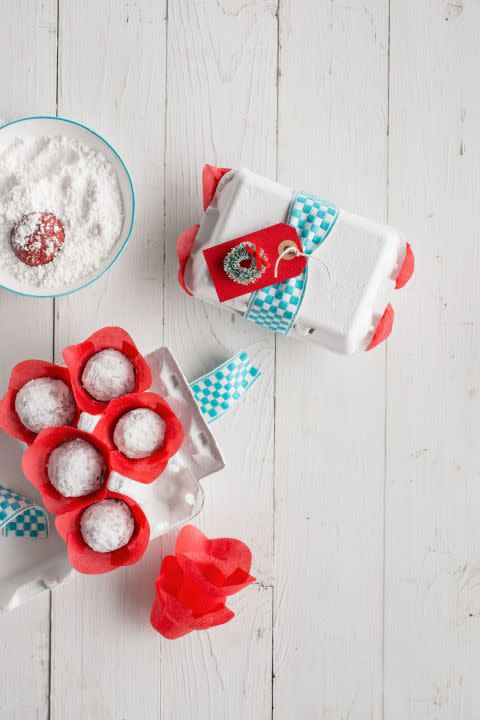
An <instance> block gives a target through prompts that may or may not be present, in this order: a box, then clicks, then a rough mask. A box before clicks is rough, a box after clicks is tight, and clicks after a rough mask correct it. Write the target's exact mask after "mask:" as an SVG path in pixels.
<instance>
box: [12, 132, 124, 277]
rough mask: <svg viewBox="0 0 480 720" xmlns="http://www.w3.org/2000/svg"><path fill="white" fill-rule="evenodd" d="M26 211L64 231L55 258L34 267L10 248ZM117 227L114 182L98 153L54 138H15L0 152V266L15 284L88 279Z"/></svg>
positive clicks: (116, 234)
mask: <svg viewBox="0 0 480 720" xmlns="http://www.w3.org/2000/svg"><path fill="white" fill-rule="evenodd" d="M32 212H39V213H43V212H48V213H53V214H54V215H55V216H56V217H57V218H58V219H59V220H60V222H61V223H62V225H63V228H64V231H65V241H64V243H63V246H62V247H61V248H60V250H59V251H58V253H57V255H56V256H55V258H54V259H53V260H52V261H51V262H49V263H47V264H46V265H39V266H34V267H32V266H29V265H26V264H25V263H23V262H22V261H21V260H19V259H18V258H17V257H16V255H15V253H14V252H13V250H12V247H11V244H10V235H11V231H12V228H13V227H14V226H15V225H16V223H18V222H19V221H20V220H21V218H22V217H23V216H25V215H28V214H29V213H32ZM32 222H33V219H32ZM122 226H123V204H122V197H121V193H120V188H119V185H118V181H117V177H116V175H115V171H114V169H113V167H112V166H111V164H110V163H109V162H108V161H107V159H106V158H105V157H104V156H103V155H102V154H101V153H99V152H95V151H94V150H91V149H90V148H88V147H87V146H86V145H83V144H81V143H79V142H78V141H76V140H73V139H70V138H67V137H63V136H59V135H56V136H52V137H33V138H27V139H24V140H23V139H19V138H16V139H15V140H13V141H12V142H11V143H10V144H9V145H8V146H7V147H5V148H4V149H3V150H1V151H0V267H2V268H3V270H5V271H6V272H8V273H9V274H10V275H13V276H14V277H15V278H17V279H18V280H19V281H21V282H24V283H26V284H33V285H35V286H37V287H44V288H58V287H61V286H65V285H68V284H69V283H71V282H74V281H75V280H78V279H79V278H82V277H84V276H87V275H89V274H90V273H92V272H94V271H95V270H97V269H98V268H99V267H100V266H101V264H102V262H103V261H104V260H105V259H106V258H107V257H108V255H109V253H110V252H111V250H112V248H113V247H114V245H115V243H116V241H117V239H118V237H119V235H120V232H121V230H122Z"/></svg>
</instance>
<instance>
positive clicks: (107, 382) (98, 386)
mask: <svg viewBox="0 0 480 720" xmlns="http://www.w3.org/2000/svg"><path fill="white" fill-rule="evenodd" d="M82 383H83V387H84V388H85V390H86V391H87V392H88V394H89V395H91V396H92V397H93V398H95V400H100V401H102V402H109V401H110V400H113V399H114V398H117V397H120V395H127V393H130V392H132V390H133V389H134V387H135V370H134V367H133V365H132V363H131V362H130V360H129V359H128V358H127V357H125V355H124V354H123V353H121V352H120V351H119V350H114V349H113V348H108V349H107V350H100V352H97V353H95V355H92V357H91V358H90V359H89V360H88V362H87V364H86V365H85V368H84V370H83V374H82Z"/></svg>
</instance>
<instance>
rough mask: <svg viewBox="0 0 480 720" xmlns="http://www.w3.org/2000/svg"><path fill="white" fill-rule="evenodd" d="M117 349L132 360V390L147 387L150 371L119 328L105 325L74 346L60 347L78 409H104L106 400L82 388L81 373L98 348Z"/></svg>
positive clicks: (93, 413) (92, 412)
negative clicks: (93, 396)
mask: <svg viewBox="0 0 480 720" xmlns="http://www.w3.org/2000/svg"><path fill="white" fill-rule="evenodd" d="M109 349H112V350H118V351H119V352H121V353H123V355H125V357H127V358H128V359H129V360H130V362H131V363H132V365H133V367H134V370H135V388H134V392H143V391H144V390H148V388H149V387H150V386H151V384H152V373H151V371H150V368H149V366H148V363H147V361H146V360H145V358H144V357H143V355H141V354H140V352H139V351H138V349H137V346H136V345H135V343H134V342H133V340H132V338H131V337H130V335H129V334H128V333H127V332H125V330H123V329H122V328H120V327H105V328H102V329H101V330H97V332H95V333H93V335H90V337H89V338H87V339H86V340H85V341H84V342H82V343H79V344H78V345H70V347H67V348H64V350H63V352H62V355H63V358H64V360H65V362H66V364H67V367H68V369H69V371H70V377H71V382H72V389H73V393H74V395H75V399H76V401H77V404H78V406H79V408H80V409H81V410H83V411H84V412H87V413H90V414H91V415H100V414H101V413H103V412H105V410H106V408H107V406H108V404H109V403H108V402H102V401H100V400H95V399H94V398H92V396H91V395H89V394H88V392H87V391H86V390H85V388H84V387H83V383H82V374H83V371H84V369H85V365H86V364H87V362H88V360H89V359H90V358H91V357H92V355H95V354H96V353H97V352H100V351H101V350H109Z"/></svg>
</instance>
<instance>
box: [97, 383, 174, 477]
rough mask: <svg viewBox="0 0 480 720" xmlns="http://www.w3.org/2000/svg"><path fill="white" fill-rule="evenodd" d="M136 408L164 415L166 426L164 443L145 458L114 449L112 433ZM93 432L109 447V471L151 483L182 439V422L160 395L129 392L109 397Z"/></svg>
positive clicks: (165, 465)
mask: <svg viewBox="0 0 480 720" xmlns="http://www.w3.org/2000/svg"><path fill="white" fill-rule="evenodd" d="M137 408H148V409H149V410H153V411H154V412H156V413H157V414H158V415H160V417H161V418H163V420H164V421H165V426H166V427H165V437H164V440H163V444H162V446H161V447H160V448H159V449H158V450H157V451H156V452H154V453H152V455H149V456H148V457H146V458H139V459H132V458H128V457H127V456H126V455H124V454H123V453H122V452H121V451H120V450H118V449H117V447H116V445H115V443H114V442H113V433H114V431H115V426H116V424H117V422H118V421H119V420H120V418H121V417H122V416H123V415H125V414H126V413H127V412H129V411H130V410H135V409H137ZM93 432H94V435H96V437H98V438H99V439H100V440H101V441H102V442H103V443H105V445H106V446H107V447H108V448H109V449H110V451H111V463H112V470H115V471H116V472H118V473H120V474H121V475H125V476H126V477H129V478H131V479H132V480H137V481H138V482H142V483H151V482H153V480H155V479H156V478H157V477H158V476H159V475H161V473H162V472H163V471H164V470H165V468H166V467H167V464H168V461H169V460H170V458H171V457H172V456H173V455H175V453H176V452H178V450H179V449H180V447H181V445H182V442H183V428H182V425H181V423H180V420H179V419H178V417H177V416H176V415H175V413H174V412H173V410H172V409H171V407H170V405H168V403H167V402H165V400H164V399H163V398H161V397H160V395H156V394H155V393H147V392H144V393H131V394H130V395H123V397H119V398H117V399H116V400H112V401H111V402H110V403H109V405H108V408H107V410H106V412H105V415H104V416H103V417H102V418H101V419H100V420H99V421H98V423H97V425H96V427H95V429H94V431H93Z"/></svg>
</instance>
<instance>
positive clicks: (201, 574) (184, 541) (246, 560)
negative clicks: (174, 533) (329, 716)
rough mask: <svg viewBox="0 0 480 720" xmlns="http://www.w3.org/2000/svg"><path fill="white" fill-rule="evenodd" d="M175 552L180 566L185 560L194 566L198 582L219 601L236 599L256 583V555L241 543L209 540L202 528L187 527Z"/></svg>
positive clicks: (223, 539)
mask: <svg viewBox="0 0 480 720" xmlns="http://www.w3.org/2000/svg"><path fill="white" fill-rule="evenodd" d="M175 552H176V556H177V558H178V559H179V562H180V564H182V565H183V564H184V558H185V559H188V560H189V561H191V562H192V564H193V569H192V570H191V572H194V573H195V574H196V575H198V582H199V583H201V584H203V585H204V586H205V588H206V589H208V592H210V593H212V594H217V595H218V596H219V597H220V596H222V595H223V596H225V595H234V594H235V593H237V592H239V591H240V590H243V588H245V587H247V585H250V584H251V583H252V582H255V578H254V577H252V576H251V575H250V568H251V566H252V553H251V552H250V549H249V548H248V547H247V545H245V543H243V542H242V541H241V540H235V539H233V538H216V539H213V540H209V538H207V536H206V535H204V534H203V533H202V532H201V531H200V530H199V529H198V528H196V527H194V526H193V525H186V526H185V527H184V528H182V530H181V531H180V534H179V535H178V537H177V542H176V545H175Z"/></svg>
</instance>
